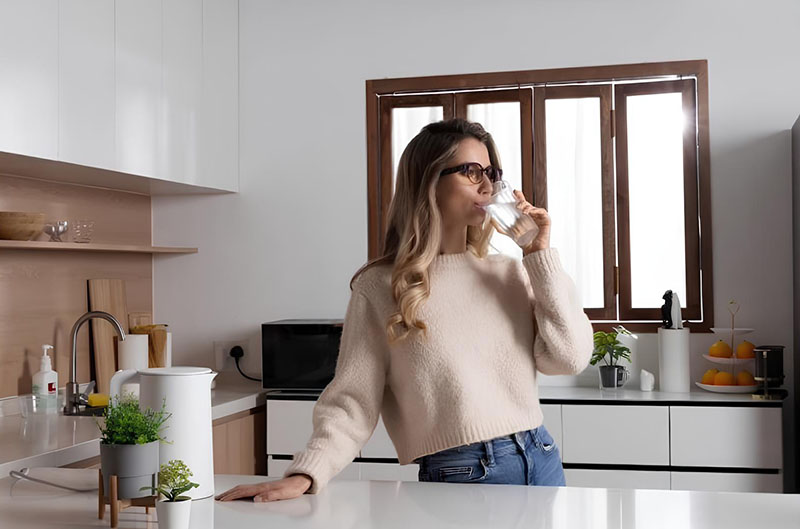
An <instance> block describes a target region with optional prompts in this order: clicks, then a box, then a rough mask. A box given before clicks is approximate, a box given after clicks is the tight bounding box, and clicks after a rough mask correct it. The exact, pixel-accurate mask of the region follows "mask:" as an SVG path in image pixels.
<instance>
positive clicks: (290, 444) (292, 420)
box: [267, 400, 316, 456]
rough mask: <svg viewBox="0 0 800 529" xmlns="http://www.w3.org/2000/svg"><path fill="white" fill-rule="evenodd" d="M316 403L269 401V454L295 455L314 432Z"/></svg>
mask: <svg viewBox="0 0 800 529" xmlns="http://www.w3.org/2000/svg"><path fill="white" fill-rule="evenodd" d="M314 404H316V402H315V401H311V400H267V454H270V455H273V454H278V455H289V456H290V455H294V454H295V453H296V452H299V451H300V450H302V449H304V448H305V446H306V443H308V440H309V439H310V438H311V434H312V433H313V431H314V425H313V424H312V414H313V411H314Z"/></svg>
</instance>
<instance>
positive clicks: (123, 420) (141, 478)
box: [97, 395, 169, 499]
mask: <svg viewBox="0 0 800 529" xmlns="http://www.w3.org/2000/svg"><path fill="white" fill-rule="evenodd" d="M168 418H169V414H168V413H167V412H166V410H165V408H164V405H163V404H162V407H161V409H160V410H152V409H150V408H147V409H146V410H141V409H139V400H138V399H137V398H136V397H134V396H133V395H124V396H121V397H115V398H113V399H112V400H111V402H109V405H108V407H107V408H106V409H105V411H104V412H103V420H102V421H97V427H98V428H99V429H100V434H101V437H100V469H101V470H102V473H103V487H104V490H105V491H110V490H111V488H110V486H109V478H110V477H111V476H112V475H116V476H117V498H118V499H130V498H140V497H143V496H148V494H147V493H143V492H141V489H142V487H146V486H151V487H152V486H153V485H154V484H155V478H156V474H157V473H158V444H159V442H160V441H162V440H163V437H161V435H160V433H159V432H160V430H161V427H162V426H163V424H164V422H165V421H166V420H167V419H168ZM106 494H108V492H106Z"/></svg>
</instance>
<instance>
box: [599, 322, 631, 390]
mask: <svg viewBox="0 0 800 529" xmlns="http://www.w3.org/2000/svg"><path fill="white" fill-rule="evenodd" d="M636 338H637V336H636V335H635V334H632V333H631V332H630V331H629V330H628V329H626V328H625V327H622V326H619V327H614V328H613V331H612V332H605V331H597V332H596V333H594V350H593V351H592V359H591V361H590V363H591V364H592V365H597V364H598V363H600V362H604V365H601V366H600V368H599V371H600V387H601V388H618V387H622V386H623V385H625V382H627V380H628V377H629V376H630V373H629V371H628V369H627V368H626V367H624V366H621V365H619V362H620V359H623V358H624V359H625V360H627V361H628V362H630V361H631V350H630V347H629V346H628V345H629V344H631V345H632V343H633V342H632V340H635V339H636Z"/></svg>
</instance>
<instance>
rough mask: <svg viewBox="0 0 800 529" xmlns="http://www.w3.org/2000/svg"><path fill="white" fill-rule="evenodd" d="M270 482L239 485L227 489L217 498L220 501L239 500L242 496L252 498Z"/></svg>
mask: <svg viewBox="0 0 800 529" xmlns="http://www.w3.org/2000/svg"><path fill="white" fill-rule="evenodd" d="M263 485H268V483H258V484H256V485H237V486H235V487H233V488H232V489H229V490H226V491H225V492H223V493H222V494H220V495H218V496H217V497H216V498H215V499H217V500H219V501H231V500H238V499H240V498H252V497H253V496H255V495H256V494H260V492H261V490H260V488H261V487H262V486H263Z"/></svg>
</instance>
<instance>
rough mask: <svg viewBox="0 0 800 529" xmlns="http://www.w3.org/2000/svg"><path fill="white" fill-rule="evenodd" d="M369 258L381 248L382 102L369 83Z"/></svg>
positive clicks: (373, 256)
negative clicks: (379, 112)
mask: <svg viewBox="0 0 800 529" xmlns="http://www.w3.org/2000/svg"><path fill="white" fill-rule="evenodd" d="M366 95H367V232H368V233H367V248H368V251H367V258H368V259H373V258H375V257H377V252H378V248H380V246H379V245H380V239H381V235H380V225H381V223H380V220H379V219H380V216H381V201H380V160H381V155H380V140H379V137H380V136H379V134H380V131H379V130H378V109H379V106H380V102H379V99H378V94H377V93H375V90H374V87H373V82H372V81H367V94H366Z"/></svg>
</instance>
